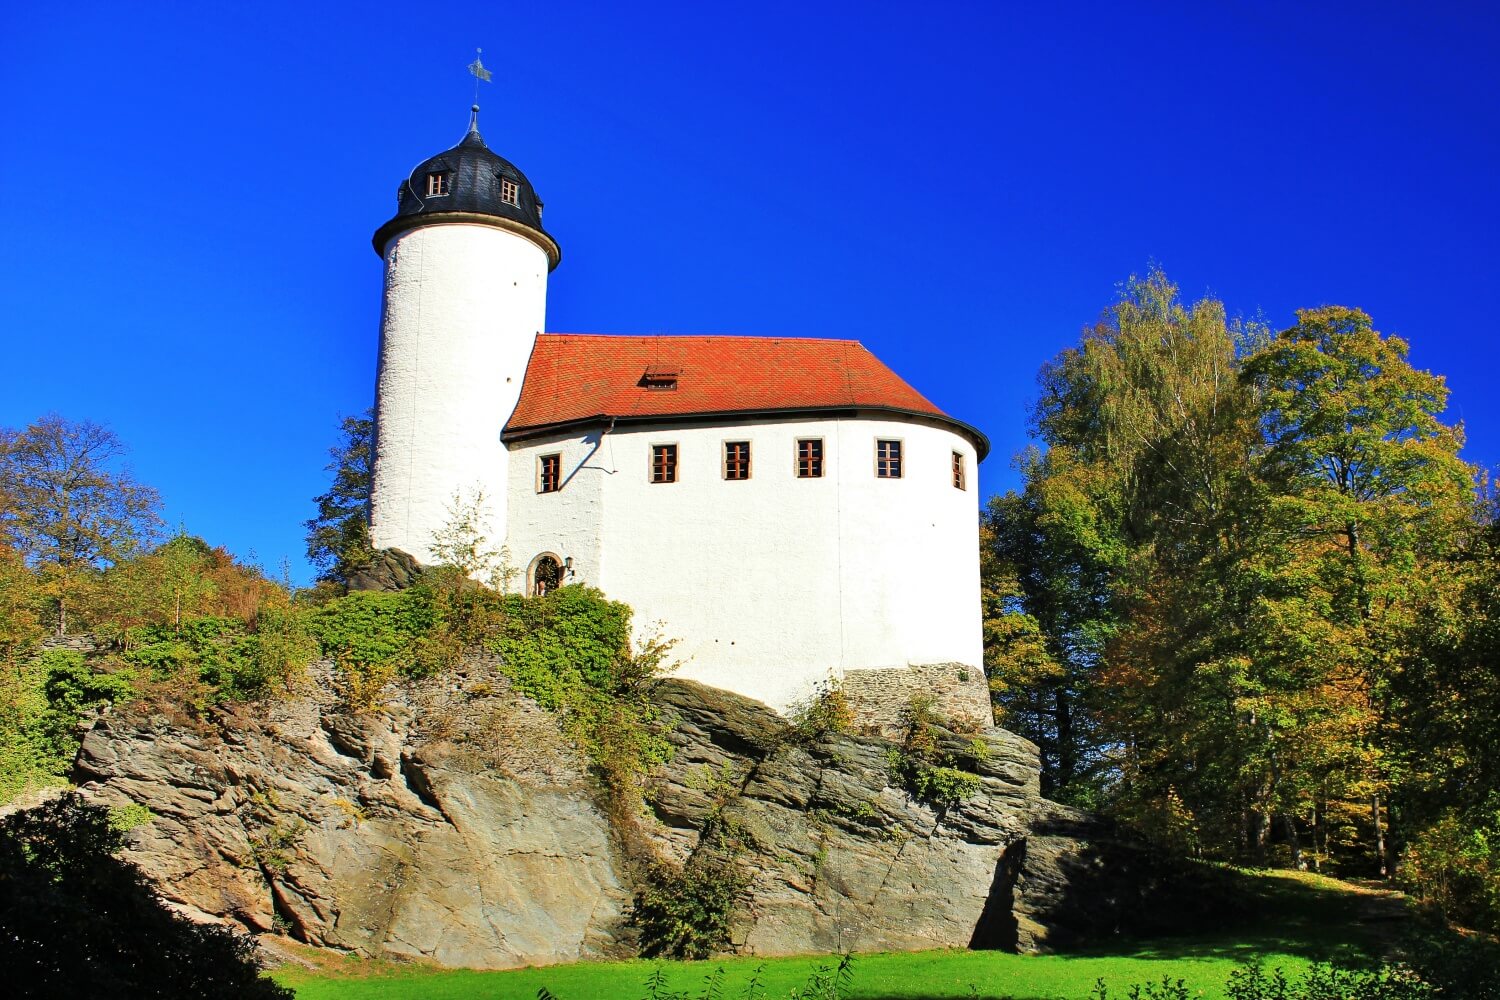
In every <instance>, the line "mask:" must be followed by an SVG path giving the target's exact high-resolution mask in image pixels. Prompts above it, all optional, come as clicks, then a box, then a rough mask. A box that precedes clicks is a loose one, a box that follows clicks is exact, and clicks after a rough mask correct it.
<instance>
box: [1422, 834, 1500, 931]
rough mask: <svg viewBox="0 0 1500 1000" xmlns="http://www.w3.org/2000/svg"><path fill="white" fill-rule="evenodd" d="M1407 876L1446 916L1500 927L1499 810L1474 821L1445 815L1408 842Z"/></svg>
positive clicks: (1483, 926) (1465, 922)
mask: <svg viewBox="0 0 1500 1000" xmlns="http://www.w3.org/2000/svg"><path fill="white" fill-rule="evenodd" d="M1405 878H1406V880H1407V882H1408V883H1410V884H1411V886H1412V888H1413V889H1415V890H1416V892H1417V894H1418V895H1420V896H1421V897H1422V898H1423V899H1424V900H1426V901H1428V902H1430V903H1432V904H1434V905H1435V906H1437V907H1438V909H1439V910H1440V911H1441V912H1442V913H1443V914H1444V916H1446V917H1447V918H1448V919H1449V920H1452V921H1455V922H1457V923H1460V924H1463V925H1464V926H1466V927H1473V928H1477V929H1480V930H1486V931H1490V932H1496V931H1500V811H1497V812H1493V813H1490V814H1489V815H1488V816H1483V817H1481V819H1480V820H1479V822H1477V823H1476V822H1466V821H1465V818H1464V817H1463V816H1461V815H1460V814H1459V813H1458V812H1456V811H1453V810H1450V811H1448V812H1445V813H1443V814H1442V815H1441V816H1439V818H1438V820H1437V822H1435V823H1433V824H1432V825H1430V826H1428V827H1427V828H1426V829H1425V830H1423V831H1422V832H1421V833H1419V834H1418V835H1417V836H1416V837H1415V838H1414V839H1413V840H1412V843H1411V846H1410V847H1409V848H1408V850H1407V853H1406V865H1405Z"/></svg>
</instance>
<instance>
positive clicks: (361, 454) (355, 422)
mask: <svg viewBox="0 0 1500 1000" xmlns="http://www.w3.org/2000/svg"><path fill="white" fill-rule="evenodd" d="M339 432H340V434H341V435H342V438H341V440H340V442H339V443H338V444H337V445H335V446H334V447H332V448H330V449H329V450H328V453H329V455H330V456H331V457H332V459H333V461H331V462H330V463H329V464H328V466H327V471H329V472H331V473H333V482H332V483H331V484H330V485H329V487H328V490H327V492H325V493H322V494H320V495H318V496H317V497H315V498H314V502H315V503H316V504H317V505H318V515H317V516H316V517H314V518H312V519H311V520H309V521H307V522H306V526H307V558H308V560H309V561H310V562H311V563H312V564H313V565H314V566H316V567H318V579H319V580H323V581H327V582H330V583H344V582H346V581H347V580H348V578H349V575H350V574H351V573H352V572H353V571H354V570H356V569H358V568H359V567H361V566H363V565H365V564H366V563H368V562H369V560H370V555H371V551H372V550H371V548H370V483H371V477H372V470H373V467H374V466H373V462H374V451H373V446H374V439H375V420H374V416H373V414H372V412H371V411H368V410H367V411H365V414H364V416H361V417H345V418H344V419H343V421H342V422H341V423H340V425H339Z"/></svg>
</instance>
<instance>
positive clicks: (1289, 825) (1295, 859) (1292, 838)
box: [1281, 812, 1317, 872]
mask: <svg viewBox="0 0 1500 1000" xmlns="http://www.w3.org/2000/svg"><path fill="white" fill-rule="evenodd" d="M1281 825H1282V826H1283V827H1285V828H1286V840H1287V843H1288V844H1290V845H1291V846H1292V867H1293V868H1295V869H1297V871H1299V872H1305V871H1307V862H1306V861H1303V860H1302V842H1301V841H1300V840H1298V839H1297V823H1296V821H1294V820H1293V819H1292V814H1291V813H1289V812H1283V813H1282V814H1281ZM1313 847H1314V849H1316V848H1317V844H1316V843H1314V845H1313Z"/></svg>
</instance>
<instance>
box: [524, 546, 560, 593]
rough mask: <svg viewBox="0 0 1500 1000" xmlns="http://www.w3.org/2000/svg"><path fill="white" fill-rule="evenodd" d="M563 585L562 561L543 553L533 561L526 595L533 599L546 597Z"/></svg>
mask: <svg viewBox="0 0 1500 1000" xmlns="http://www.w3.org/2000/svg"><path fill="white" fill-rule="evenodd" d="M562 583H563V567H562V560H561V559H559V558H557V556H555V555H553V554H552V553H550V552H543V553H542V554H541V555H539V556H537V557H536V558H535V559H533V560H531V569H530V571H528V572H527V574H526V593H528V594H530V595H531V596H532V597H546V596H547V595H548V594H550V593H552V592H553V591H554V590H556V589H557V588H558V587H561V586H562Z"/></svg>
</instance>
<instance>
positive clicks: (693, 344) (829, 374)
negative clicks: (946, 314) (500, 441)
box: [505, 333, 988, 452]
mask: <svg viewBox="0 0 1500 1000" xmlns="http://www.w3.org/2000/svg"><path fill="white" fill-rule="evenodd" d="M648 372H649V373H650V376H651V379H652V380H653V381H657V382H659V381H661V380H664V379H665V380H670V379H673V378H675V379H676V388H674V389H664V388H648V387H646V386H645V385H643V384H642V382H643V380H644V378H645V376H646V375H647V373H648ZM845 408H873V409H884V410H899V411H904V412H909V413H918V414H925V415H928V416H932V417H937V418H939V419H941V420H943V421H944V422H946V423H952V424H958V426H959V427H961V428H962V429H963V430H965V431H966V432H968V433H969V434H970V435H972V436H974V437H975V438H976V440H977V442H978V443H979V446H980V450H981V452H983V451H985V450H987V449H988V443H987V442H985V441H984V437H983V435H981V434H979V432H978V431H976V430H974V429H973V428H971V427H968V426H967V425H965V424H960V423H959V422H958V421H955V420H953V419H952V418H951V417H948V416H947V415H946V414H944V413H943V411H942V410H940V409H938V408H937V407H936V406H934V405H933V404H932V403H931V402H930V401H929V400H928V399H927V398H926V397H925V396H923V395H922V394H921V393H919V392H917V390H915V389H913V388H912V387H911V386H909V385H907V384H906V383H905V382H904V381H902V380H901V378H900V376H898V375H897V374H896V373H895V372H893V371H891V370H890V369H889V368H887V367H886V366H885V365H883V364H881V362H880V361H879V359H877V358H876V357H875V355H873V354H871V353H870V352H869V351H867V350H865V348H864V346H863V345H862V344H860V343H859V342H858V341H854V340H811V339H801V338H788V337H700V336H649V337H638V336H613V335H600V334H574V333H544V334H542V335H541V336H539V337H537V339H536V346H535V347H534V348H533V349H532V352H531V361H530V363H529V364H528V365H527V366H526V379H525V381H524V383H523V384H522V387H521V400H520V402H519V403H517V404H516V410H515V412H514V413H512V414H511V417H510V421H509V423H507V424H506V428H505V429H506V432H507V433H508V434H513V433H516V432H520V431H524V430H533V429H537V428H542V427H551V426H556V425H558V424H570V423H576V422H579V421H584V420H589V419H599V418H602V419H609V418H610V417H616V418H620V419H627V418H648V417H686V416H696V415H705V414H721V413H738V412H756V413H765V412H768V411H775V410H826V409H845Z"/></svg>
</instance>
